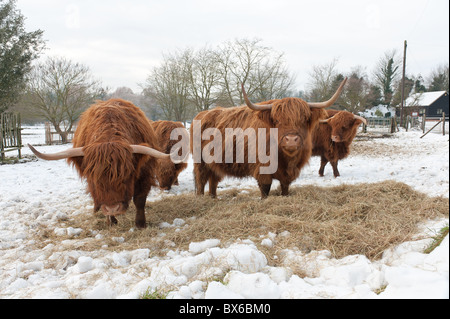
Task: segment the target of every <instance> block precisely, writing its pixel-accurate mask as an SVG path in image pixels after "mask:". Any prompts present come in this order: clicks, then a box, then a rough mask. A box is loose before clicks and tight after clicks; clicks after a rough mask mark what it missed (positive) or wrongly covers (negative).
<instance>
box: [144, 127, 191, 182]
mask: <svg viewBox="0 0 450 319" xmlns="http://www.w3.org/2000/svg"><path fill="white" fill-rule="evenodd" d="M152 127H153V130H154V131H155V134H156V137H157V140H158V146H159V148H160V149H161V151H162V152H163V153H166V154H170V153H171V152H172V148H173V147H174V146H175V145H176V144H177V143H180V142H182V141H183V139H182V136H178V139H171V134H172V132H174V130H177V129H181V131H182V132H185V133H186V135H187V131H186V128H185V127H184V125H183V124H182V123H181V122H172V121H156V122H152ZM184 141H185V142H187V145H183V146H182V147H185V148H186V149H189V138H185V139H184ZM180 151H181V150H179V152H180ZM179 155H181V154H179ZM186 167H187V163H185V162H182V163H178V164H176V163H174V162H173V161H172V160H171V159H170V158H169V159H158V169H157V171H156V178H157V179H158V183H159V187H160V188H161V189H164V190H170V189H171V187H172V185H178V175H179V174H180V173H181V172H182V171H183V170H184V169H186Z"/></svg>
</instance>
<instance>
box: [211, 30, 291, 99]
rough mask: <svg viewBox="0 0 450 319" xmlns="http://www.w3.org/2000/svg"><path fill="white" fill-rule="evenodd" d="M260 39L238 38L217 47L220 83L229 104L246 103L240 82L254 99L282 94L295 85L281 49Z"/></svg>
mask: <svg viewBox="0 0 450 319" xmlns="http://www.w3.org/2000/svg"><path fill="white" fill-rule="evenodd" d="M261 42H262V40H261V39H253V40H249V39H236V40H234V41H232V42H226V43H225V44H223V45H222V46H220V47H219V49H218V63H219V67H220V73H221V85H222V88H223V92H224V93H225V94H224V95H225V97H226V104H228V105H236V104H243V103H244V99H243V95H242V89H241V84H242V83H244V84H245V88H246V91H247V93H248V95H249V96H250V97H251V98H252V99H253V100H255V101H264V100H270V99H274V98H279V97H282V96H283V95H284V94H286V92H287V91H288V90H290V89H291V88H292V85H293V83H294V77H293V75H291V74H290V73H289V71H288V69H287V67H286V64H285V61H284V57H283V54H282V53H277V52H275V51H274V50H273V49H271V48H268V47H266V46H263V45H262V44H261Z"/></svg>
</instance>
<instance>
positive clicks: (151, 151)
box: [28, 99, 171, 228]
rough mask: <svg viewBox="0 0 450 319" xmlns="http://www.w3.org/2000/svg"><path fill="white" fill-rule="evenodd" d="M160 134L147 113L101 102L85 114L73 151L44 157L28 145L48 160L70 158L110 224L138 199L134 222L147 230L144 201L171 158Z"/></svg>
mask: <svg viewBox="0 0 450 319" xmlns="http://www.w3.org/2000/svg"><path fill="white" fill-rule="evenodd" d="M156 140H157V139H156V136H155V133H154V131H153V129H152V127H151V125H150V122H149V121H148V120H147V118H146V116H145V114H144V113H143V112H142V111H141V110H140V109H139V108H138V107H136V106H135V105H133V104H132V103H130V102H127V101H124V100H121V99H111V100H108V101H105V102H103V101H98V102H97V103H96V104H94V105H92V106H91V107H90V108H89V109H87V110H86V111H85V112H84V113H83V114H82V116H81V118H80V121H79V124H78V127H77V129H76V131H75V135H74V138H73V147H72V148H70V149H67V150H65V151H62V152H59V153H54V154H43V153H40V152H38V151H37V150H36V149H35V148H34V147H33V146H31V145H28V146H29V147H30V149H31V150H32V151H33V153H34V154H35V155H36V156H37V157H39V158H41V159H44V160H49V161H52V160H60V159H67V161H68V163H69V164H72V165H74V166H75V168H76V169H77V171H78V173H79V175H80V177H81V178H84V179H86V181H87V184H88V191H89V193H90V194H91V196H92V198H93V200H94V210H95V211H99V210H100V209H101V210H102V212H103V214H105V215H106V216H107V218H108V224H109V225H111V224H116V223H117V219H116V217H115V216H117V215H121V214H124V213H125V212H126V211H127V208H128V205H129V203H130V201H131V199H133V202H134V204H135V206H136V218H135V224H136V227H138V228H144V227H145V226H146V221H145V209H144V208H145V203H146V198H147V195H148V193H149V192H150V188H151V186H153V185H156V182H155V170H156V167H157V163H156V160H157V159H159V158H164V159H167V158H169V157H170V156H171V155H169V154H164V153H162V152H160V150H159V149H158V146H157V145H156Z"/></svg>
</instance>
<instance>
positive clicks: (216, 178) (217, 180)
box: [209, 173, 221, 198]
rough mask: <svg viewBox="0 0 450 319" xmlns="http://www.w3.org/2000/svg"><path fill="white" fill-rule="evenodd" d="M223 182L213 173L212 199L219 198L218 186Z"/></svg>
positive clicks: (210, 190)
mask: <svg viewBox="0 0 450 319" xmlns="http://www.w3.org/2000/svg"><path fill="white" fill-rule="evenodd" d="M220 181H221V178H220V177H219V176H217V175H216V174H214V173H211V175H210V177H209V195H210V196H211V197H212V198H216V196H217V185H218V184H219V182H220Z"/></svg>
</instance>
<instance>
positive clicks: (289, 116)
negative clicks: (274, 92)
mask: <svg viewBox="0 0 450 319" xmlns="http://www.w3.org/2000/svg"><path fill="white" fill-rule="evenodd" d="M346 80H347V79H345V80H344V81H343V82H342V83H341V85H340V87H339V89H338V90H337V92H336V93H335V94H334V95H333V97H332V98H331V99H330V100H328V101H327V102H322V103H307V102H305V101H303V100H302V99H299V98H284V99H278V100H271V101H267V102H263V103H259V104H256V105H255V104H253V103H252V102H250V101H249V99H248V97H247V95H246V93H245V90H244V88H243V87H242V89H243V94H244V98H245V101H246V105H245V106H239V107H231V108H221V107H217V108H215V109H212V110H208V111H203V112H201V113H199V114H198V115H197V116H196V117H195V118H194V122H193V124H192V125H191V152H192V153H193V157H194V178H195V187H196V193H197V194H198V195H202V194H204V188H205V185H206V183H207V182H209V193H210V195H211V196H213V197H215V196H216V191H217V185H218V183H219V182H220V181H221V180H222V179H223V177H225V176H235V177H247V176H253V177H254V178H255V179H256V180H257V182H258V186H259V188H260V191H261V197H262V198H266V197H267V196H268V195H269V191H270V187H271V185H272V180H273V179H277V180H279V181H280V184H281V193H282V195H284V196H286V195H288V194H289V185H290V184H291V182H292V181H294V180H295V179H296V178H297V177H298V176H299V174H300V170H301V169H302V167H303V166H304V165H305V164H306V163H307V162H308V161H309V158H310V157H311V150H312V141H311V134H312V131H313V130H314V129H315V127H316V126H317V125H318V122H319V119H320V118H323V117H324V114H323V112H324V110H323V109H324V108H326V107H329V106H331V105H333V103H334V102H335V101H336V100H337V99H338V97H339V95H340V93H341V91H342V89H343V87H344V85H345V82H346ZM196 121H201V124H198V125H199V126H200V125H201V130H200V129H197V128H196ZM197 123H198V122H197ZM208 129H209V130H208ZM270 129H277V130H275V133H278V134H277V135H275V136H274V139H275V150H274V151H273V149H272V141H271V138H270V135H271V134H272V133H271V132H270ZM196 130H197V132H196ZM205 130H208V131H206V132H208V133H206V132H205ZM239 130H243V132H244V134H243V135H245V136H243V137H241V141H240V145H241V146H242V145H243V147H242V148H241V149H243V152H242V151H241V152H240V153H239V150H238V147H237V145H238V137H237V136H231V137H230V135H228V136H227V134H230V132H231V131H239ZM198 131H200V132H198ZM202 132H204V133H206V135H207V136H208V134H209V133H211V134H213V135H214V140H213V141H211V142H210V140H205V136H204V135H205V134H204V133H202ZM260 132H262V133H260ZM200 136H201V137H200ZM220 136H222V137H224V138H222V141H221V145H220V147H218V149H221V152H222V154H218V156H217V154H214V156H213V157H214V160H211V159H208V160H205V155H211V156H212V154H211V153H212V150H213V148H212V147H211V145H210V144H211V143H213V142H215V140H216V138H219V137H220ZM241 136H242V135H241ZM264 138H265V139H264ZM255 140H256V141H257V143H254V142H253V141H255ZM208 143H209V144H208ZM227 143H231V144H232V145H233V146H234V149H235V150H236V152H234V151H233V152H232V153H231V154H232V155H231V160H230V157H229V158H228V159H229V160H228V161H227V160H226V159H225V160H224V157H225V158H226V157H227V155H226V151H227ZM198 144H201V150H202V154H200V155H202V156H201V157H200V156H199V155H198V149H197V148H198V147H199V145H198ZM277 146H279V147H277ZM269 149H270V152H269V151H268V150H269ZM205 150H206V151H205ZM208 151H210V152H209V154H208ZM224 151H225V152H224ZM215 152H216V149H215V148H214V153H215ZM224 153H225V154H224ZM242 153H243V154H242ZM255 153H257V154H258V156H254V155H255ZM274 153H275V154H274ZM262 155H263V156H262ZM239 156H242V157H241V158H243V160H242V161H239V160H238V158H239ZM256 157H258V158H256ZM263 157H268V158H270V160H269V161H267V159H266V158H263ZM263 160H264V161H263ZM273 162H275V164H276V166H275V167H272V164H273ZM266 163H269V165H265V164H266Z"/></svg>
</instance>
